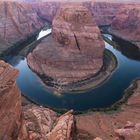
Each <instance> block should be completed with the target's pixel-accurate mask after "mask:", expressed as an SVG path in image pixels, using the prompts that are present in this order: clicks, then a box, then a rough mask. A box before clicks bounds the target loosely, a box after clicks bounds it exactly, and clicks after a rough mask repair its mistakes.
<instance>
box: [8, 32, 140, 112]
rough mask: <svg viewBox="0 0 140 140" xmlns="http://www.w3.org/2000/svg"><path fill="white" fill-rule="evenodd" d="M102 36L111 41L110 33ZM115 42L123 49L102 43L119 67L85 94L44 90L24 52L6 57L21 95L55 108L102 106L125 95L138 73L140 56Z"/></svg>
mask: <svg viewBox="0 0 140 140" xmlns="http://www.w3.org/2000/svg"><path fill="white" fill-rule="evenodd" d="M50 32H51V30H50V31H48V32H46V33H44V32H42V33H40V35H39V37H38V39H40V38H42V37H43V36H44V35H46V34H49V33H50ZM105 36H106V37H107V38H109V39H110V40H112V36H110V35H105ZM116 43H118V42H116ZM118 44H119V47H120V48H123V49H119V50H118V49H116V48H113V46H111V45H109V44H108V43H105V48H106V49H108V50H110V51H111V52H112V53H113V54H114V55H115V56H116V58H117V61H118V66H117V68H116V70H115V71H114V72H113V73H112V75H111V77H110V78H109V79H108V80H107V81H106V82H104V83H103V84H102V85H101V86H99V87H98V88H95V89H90V90H88V91H85V93H78V94H70V93H67V94H63V95H57V94H55V93H53V92H52V91H51V90H49V89H47V88H46V86H45V85H44V84H43V83H42V82H41V80H40V79H39V77H38V76H37V75H36V74H35V73H34V72H32V71H31V70H30V68H29V67H28V65H27V61H26V57H25V56H24V55H21V54H20V53H19V54H15V55H12V56H8V57H7V61H8V63H10V64H11V65H13V66H14V67H15V68H17V69H18V70H19V71H20V74H19V76H18V78H17V85H18V87H19V88H20V90H21V92H22V94H23V95H25V96H27V97H28V98H29V99H30V100H32V101H34V102H36V103H38V104H40V105H44V106H50V107H52V108H57V109H74V110H76V111H77V110H78V111H85V110H88V109H92V108H105V107H109V106H110V105H112V104H114V103H115V102H117V101H118V100H120V99H121V98H122V96H123V95H124V90H125V89H126V88H127V87H128V86H129V85H130V84H131V82H132V81H133V80H134V79H136V78H137V77H139V76H140V59H137V57H135V58H134V59H133V57H131V54H132V55H133V53H135V52H132V51H131V50H129V52H126V53H122V52H121V51H122V50H123V51H128V50H127V46H124V44H123V43H120V42H119V43H118ZM126 45H127V44H126ZM132 47H133V46H132ZM125 54H127V55H125ZM129 55H130V57H129ZM138 56H140V53H139V54H138Z"/></svg>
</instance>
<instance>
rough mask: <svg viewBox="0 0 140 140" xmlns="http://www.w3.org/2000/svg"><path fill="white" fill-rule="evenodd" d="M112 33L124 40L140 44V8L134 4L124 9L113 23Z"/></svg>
mask: <svg viewBox="0 0 140 140" xmlns="http://www.w3.org/2000/svg"><path fill="white" fill-rule="evenodd" d="M110 32H111V33H112V34H114V35H116V36H118V37H120V38H122V39H125V40H128V41H131V42H136V43H137V42H139V41H140V6H139V5H136V4H134V5H127V6H124V7H122V8H121V9H120V11H119V13H118V14H117V16H116V17H115V18H114V20H113V22H112V25H111V29H110ZM138 46H140V45H138Z"/></svg>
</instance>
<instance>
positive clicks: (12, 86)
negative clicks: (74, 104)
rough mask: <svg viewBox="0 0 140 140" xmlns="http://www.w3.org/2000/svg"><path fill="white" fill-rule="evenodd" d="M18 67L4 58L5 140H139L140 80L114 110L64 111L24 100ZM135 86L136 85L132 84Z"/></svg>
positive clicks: (0, 67)
mask: <svg viewBox="0 0 140 140" xmlns="http://www.w3.org/2000/svg"><path fill="white" fill-rule="evenodd" d="M17 75H18V71H17V70H16V69H14V68H13V67H11V66H10V65H9V64H7V63H5V62H4V61H0V95H1V96H0V112H1V113H0V120H1V121H0V139H1V140H74V139H77V140H122V139H123V140H139V139H140V121H139V120H140V80H137V82H136V84H137V86H136V87H135V88H134V89H133V91H131V92H132V93H133V94H132V96H131V97H130V98H129V100H128V101H127V102H126V103H125V104H124V105H122V107H121V110H118V111H116V112H112V113H105V112H94V113H89V114H84V115H78V116H74V115H72V111H69V112H67V113H65V114H63V115H61V116H60V115H58V114H57V113H56V112H54V111H52V110H50V109H48V108H44V107H39V106H37V105H34V104H32V103H27V104H24V106H23V105H21V103H22V102H23V100H22V98H21V92H20V91H19V89H18V87H17V85H16V81H15V79H16V76H17ZM130 87H132V86H130Z"/></svg>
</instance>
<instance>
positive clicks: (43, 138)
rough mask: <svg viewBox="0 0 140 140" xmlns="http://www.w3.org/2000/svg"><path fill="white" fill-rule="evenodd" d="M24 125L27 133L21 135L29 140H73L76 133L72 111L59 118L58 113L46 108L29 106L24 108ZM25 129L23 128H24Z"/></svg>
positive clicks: (21, 137) (23, 132) (20, 136)
mask: <svg viewBox="0 0 140 140" xmlns="http://www.w3.org/2000/svg"><path fill="white" fill-rule="evenodd" d="M23 118H24V120H23V122H24V123H23V125H24V129H25V131H23V130H22V132H21V133H20V135H19V139H23V138H24V136H26V134H28V139H29V140H60V139H62V140H65V139H66V140H72V139H73V131H74V132H75V124H74V116H73V115H72V111H69V112H67V113H65V114H64V115H62V116H60V117H58V115H57V113H56V112H54V111H52V110H50V109H48V108H44V107H38V106H35V105H27V106H25V107H23ZM22 129H23V127H22Z"/></svg>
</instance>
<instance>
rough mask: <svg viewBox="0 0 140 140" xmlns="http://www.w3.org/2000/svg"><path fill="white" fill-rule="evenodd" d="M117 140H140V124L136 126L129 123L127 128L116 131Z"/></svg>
mask: <svg viewBox="0 0 140 140" xmlns="http://www.w3.org/2000/svg"><path fill="white" fill-rule="evenodd" d="M115 133H116V135H117V138H116V139H117V140H122V139H124V140H132V139H133V140H139V139H140V123H137V124H134V123H132V122H127V124H126V126H125V127H124V128H122V129H117V130H115Z"/></svg>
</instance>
